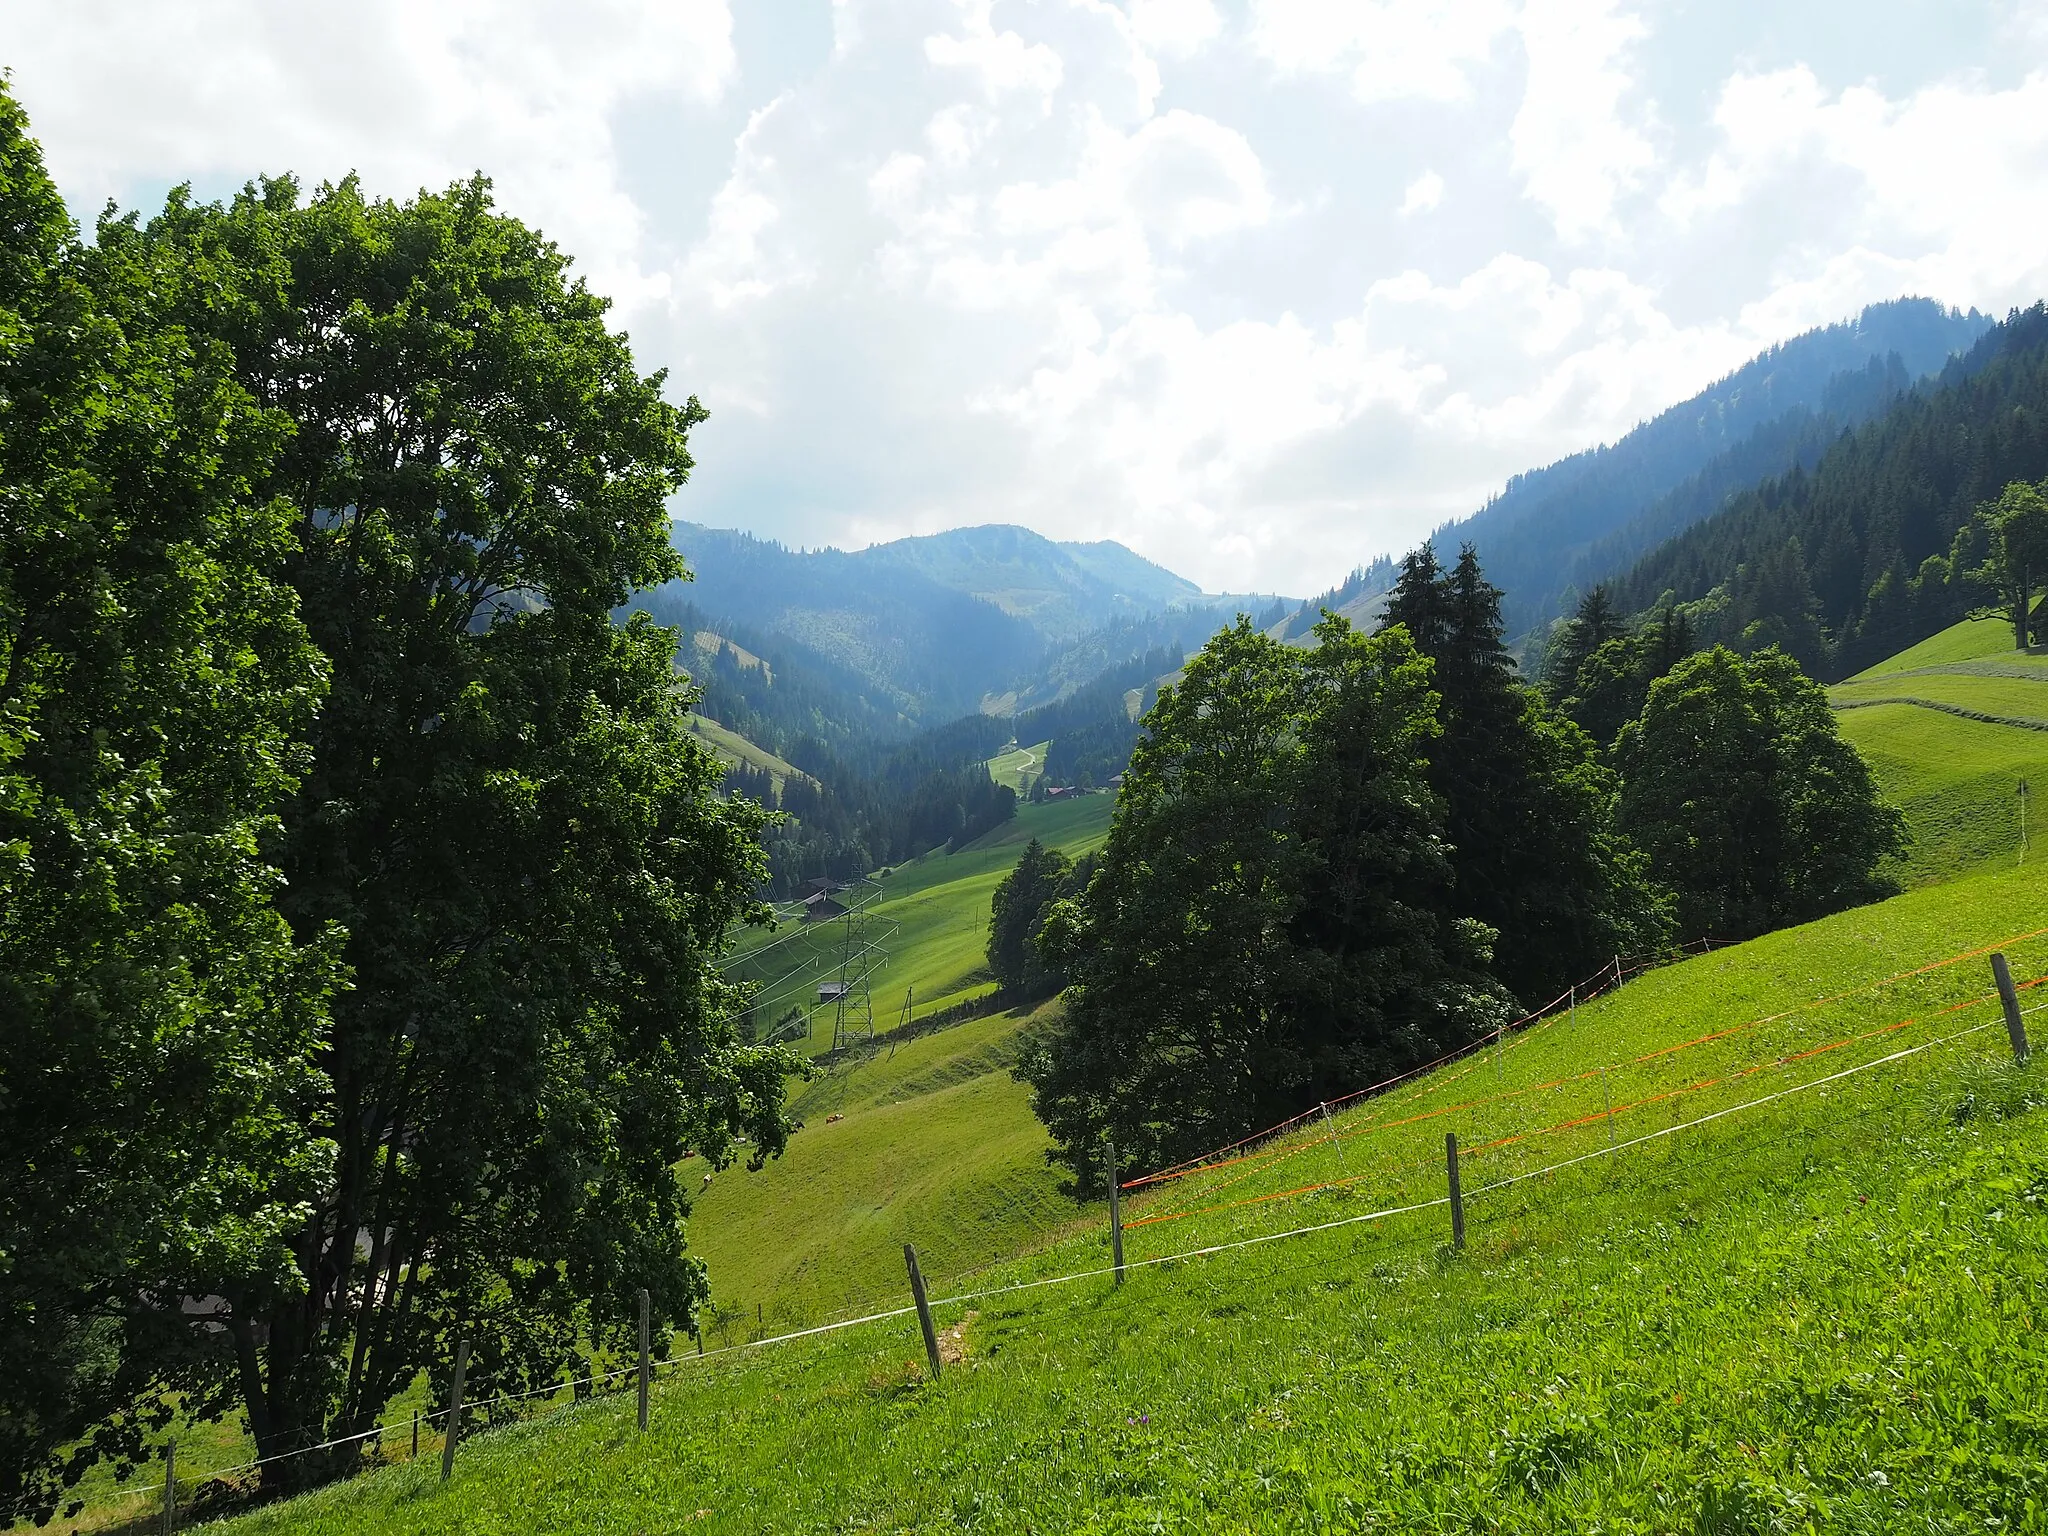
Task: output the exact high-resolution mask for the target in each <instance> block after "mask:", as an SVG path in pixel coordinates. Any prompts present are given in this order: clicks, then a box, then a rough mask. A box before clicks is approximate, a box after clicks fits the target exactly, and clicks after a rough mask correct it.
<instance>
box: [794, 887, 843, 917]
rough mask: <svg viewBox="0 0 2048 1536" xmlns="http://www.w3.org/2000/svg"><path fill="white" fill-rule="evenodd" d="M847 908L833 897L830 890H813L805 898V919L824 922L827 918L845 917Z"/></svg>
mask: <svg viewBox="0 0 2048 1536" xmlns="http://www.w3.org/2000/svg"><path fill="white" fill-rule="evenodd" d="M845 915H846V908H845V907H843V906H841V905H840V904H839V903H838V902H836V901H834V900H833V899H832V893H831V892H830V891H813V892H812V893H811V894H810V895H808V896H806V897H805V898H804V921H805V922H807V923H822V922H824V921H825V920H826V919H827V918H832V917H844V916H845Z"/></svg>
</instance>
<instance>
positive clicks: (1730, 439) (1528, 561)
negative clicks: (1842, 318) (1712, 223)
mask: <svg viewBox="0 0 2048 1536" xmlns="http://www.w3.org/2000/svg"><path fill="white" fill-rule="evenodd" d="M1989 323H1990V322H1989V321H1988V319H1987V318H1986V317H1984V316H1983V315H1980V314H1978V313H1976V312H1975V311H1974V310H1973V311H1971V312H1969V313H1967V314H1964V313H1959V312H1957V311H1954V310H1947V309H1944V308H1942V306H1940V305H1939V304H1935V303H1933V302H1931V301H1929V300H1926V299H1899V300H1895V301H1894V302H1892V303H1888V304H1874V305H1872V306H1870V307H1869V308H1868V309H1866V310H1864V311H1863V313H1862V315H1861V316H1859V317H1858V318H1857V319H1856V320H1853V321H1850V322H1848V323H1846V324H1842V325H1832V326H1827V327H1825V328H1823V329H1820V330H1816V331H1810V332H1808V333H1807V334H1806V335H1804V336H1798V337H1795V338H1793V339H1792V340H1790V341H1787V342H1783V343H1781V344H1779V345H1777V346H1774V347H1772V348H1770V349H1769V350H1768V351H1766V352H1763V353H1761V354H1760V355H1758V356H1757V357H1756V358H1754V359H1752V360H1751V361H1750V362H1748V363H1745V364H1744V365H1743V366H1742V367H1740V368H1738V369H1736V370H1735V372H1733V373H1731V374H1729V375H1728V377H1726V378H1725V379H1722V380H1721V381H1720V382H1718V383H1716V384H1714V385H1713V386H1711V387H1710V388H1708V389H1706V390H1704V391H1702V392H1701V393H1700V394H1698V395H1696V396H1694V397H1693V398H1692V399H1690V400H1687V401H1684V402H1682V403H1681V404H1679V405H1675V406H1672V407H1671V408H1670V409H1669V410H1667V411H1664V412H1663V413H1661V414H1660V415H1658V416H1656V417H1655V418H1653V419H1652V420H1650V421H1647V422H1645V423H1643V424H1642V425H1641V426H1639V427H1637V428H1636V429H1635V430H1634V431H1632V432H1630V433H1628V434H1627V435H1626V436H1624V437H1622V438H1621V439H1620V440H1619V441H1617V442H1614V443H1612V444H1608V445H1606V446H1603V447H1600V448H1594V449H1589V450H1588V451H1586V452H1584V453H1578V454H1574V455H1572V456H1571V457H1570V458H1567V459H1561V460H1559V461H1558V462H1557V463H1555V464H1551V465H1548V466H1546V467H1545V468H1542V469H1538V470H1531V471H1530V472H1528V473H1527V474H1522V475H1517V476H1515V477H1514V478H1513V479H1511V480H1510V481H1509V482H1508V483H1507V486H1506V488H1505V489H1504V490H1503V491H1502V492H1501V494H1500V495H1499V496H1497V497H1495V498H1494V499H1493V500H1492V501H1490V502H1488V503H1487V505H1486V506H1485V507H1484V508H1482V509H1481V510H1480V511H1478V512H1476V513H1474V514H1473V515H1472V516H1471V517H1469V518H1467V519H1465V520H1463V521H1462V522H1459V523H1456V524H1453V525H1450V526H1448V527H1445V528H1443V529H1440V530H1438V532H1437V534H1436V535H1435V537H1434V540H1433V542H1434V543H1435V544H1436V546H1437V548H1438V552H1439V555H1440V557H1442V558H1445V559H1448V558H1449V552H1450V548H1451V545H1452V543H1453V541H1463V542H1469V543H1471V544H1473V545H1475V546H1476V547H1477V548H1478V550H1479V554H1480V558H1481V559H1483V560H1484V561H1485V562H1486V566H1487V570H1488V571H1489V573H1490V574H1491V575H1492V577H1493V579H1494V580H1495V581H1496V582H1497V583H1498V584H1499V585H1500V586H1501V587H1502V588H1503V589H1504V592H1505V594H1506V595H1505V599H1504V608H1503V611H1504V613H1505V615H1506V618H1507V623H1508V629H1509V632H1510V633H1511V634H1519V633H1521V632H1523V631H1525V630H1527V629H1529V628H1530V627H1531V626H1533V625H1536V624H1539V623H1541V622H1542V621H1544V620H1546V619H1549V618H1551V617H1552V616H1554V615H1555V614H1557V613H1558V612H1560V611H1562V610H1563V609H1564V608H1565V607H1567V606H1568V605H1569V603H1570V601H1571V600H1572V598H1573V595H1574V589H1577V590H1578V591H1583V590H1584V589H1586V588H1587V587H1590V586H1591V585H1592V584H1594V583H1595V582H1598V581H1602V580H1606V579H1609V578H1611V577H1613V576H1615V575H1618V574H1619V573H1620V572H1621V571H1622V570H1624V569H1625V568H1626V564H1627V561H1628V558H1629V556H1630V554H1631V552H1634V551H1639V550H1641V549H1644V548H1647V547H1649V546H1650V545H1651V544H1652V543H1654V542H1655V540H1656V539H1657V538H1658V537H1660V536H1663V535H1666V534H1668V533H1670V532H1674V531H1676V530H1677V529H1678V528H1679V527H1681V526H1683V524H1684V523H1685V522H1686V521H1687V520H1689V519H1691V518H1695V517H1698V516H1702V515H1705V514H1706V513H1709V512H1711V511H1713V510H1714V507H1715V506H1716V505H1717V504H1718V500H1719V498H1720V497H1721V496H1724V495H1726V494H1727V492H1728V491H1730V490H1732V489H1735V488H1737V487H1741V486H1746V485H1750V484H1753V483H1754V482H1755V480H1756V479H1757V478H1758V477H1759V476H1762V475H1767V474H1777V473H1781V472H1783V471H1784V470H1787V469H1789V468H1791V467H1792V465H1793V464H1794V463H1797V462H1799V461H1800V460H1799V456H1800V455H1801V454H1802V453H1803V452H1810V451H1811V449H1810V444H1811V441H1812V439H1813V437H1814V435H1815V434H1816V433H1818V434H1819V435H1820V436H1821V437H1822V438H1823V439H1824V440H1825V439H1831V438H1832V437H1833V436H1834V435H1835V434H1836V433H1838V432H1840V431H1841V430H1842V429H1843V428H1844V427H1846V426H1851V425H1854V424H1856V423H1858V422H1860V421H1863V420H1865V419H1867V418H1868V417H1869V416H1871V415H1873V414H1875V413H1876V412H1878V411H1881V410H1883V409H1884V408H1885V406H1886V405H1887V404H1888V402H1889V399H1890V397H1891V394H1892V392H1893V391H1894V390H1895V389H1896V388H1897V387H1899V386H1900V385H1901V384H1903V383H1910V382H1912V381H1914V380H1918V379H1920V378H1921V377H1923V376H1925V375H1927V374H1930V373H1933V372H1936V371H1937V370H1939V369H1941V368H1942V367H1943V366H1944V365H1945V364H1946V362H1947V361H1948V359H1949V357H1950V355H1951V354H1953V353H1956V352H1960V351H1962V350H1964V349H1966V348H1968V347H1969V346H1970V345H1971V343H1972V342H1974V341H1975V340H1976V339H1977V337H1978V336H1980V335H1981V334H1982V332H1983V331H1984V329H1985V328H1986V326H1987V325H1988V324H1989ZM1894 359H1896V361H1894ZM1873 364H1875V365H1876V366H1875V368H1873V367H1872V365H1873ZM1724 456H1725V457H1724ZM1717 461H1718V462H1717ZM1695 477H1698V483H1696V484H1694V485H1693V486H1691V487H1689V488H1688V487H1687V482H1688V481H1692V480H1694V479H1695ZM1610 561H1614V562H1616V563H1609V562H1610Z"/></svg>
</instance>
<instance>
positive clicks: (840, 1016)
mask: <svg viewBox="0 0 2048 1536" xmlns="http://www.w3.org/2000/svg"><path fill="white" fill-rule="evenodd" d="M868 927H869V919H868V914H867V902H866V901H863V900H855V901H852V902H849V903H848V904H847V908H846V931H845V935H844V937H843V938H842V939H841V940H840V945H839V982H838V986H837V994H838V995H837V997H836V998H835V1003H836V1007H835V1008H834V1010H833V1015H832V1052H833V1054H834V1055H837V1054H838V1053H839V1052H841V1051H843V1050H848V1049H850V1048H851V1047H853V1046H856V1045H871V1044H873V1043H874V1038H875V1007H874V1000H873V998H872V997H871V996H870V995H869V993H868V979H869V978H870V977H871V976H873V975H874V973H875V967H876V965H877V964H878V963H879V961H880V959H881V958H882V954H881V951H880V950H879V949H878V948H877V947H876V945H875V943H874V940H873V938H872V937H871V936H870V934H869V932H868Z"/></svg>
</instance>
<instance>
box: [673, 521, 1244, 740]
mask: <svg viewBox="0 0 2048 1536" xmlns="http://www.w3.org/2000/svg"><path fill="white" fill-rule="evenodd" d="M675 540H676V545H677V547H678V548H679V549H681V550H682V552H683V555H684V557H685V559H687V560H688V562H689V565H690V569H691V571H692V573H693V575H694V577H695V580H694V581H693V582H691V583H690V584H689V585H688V586H687V587H675V588H672V589H664V591H663V592H662V593H659V594H654V595H653V598H654V601H649V602H646V603H643V606H648V607H649V608H650V609H653V608H654V607H655V604H656V602H658V601H663V600H665V601H667V602H669V603H670V604H673V603H674V602H676V601H677V600H681V601H687V602H688V603H690V604H692V605H694V606H695V607H697V608H698V609H700V610H701V611H702V612H704V613H705V614H707V615H709V616H710V617H711V618H712V619H714V620H717V621H722V622H730V623H737V624H741V625H745V626H747V627H750V628H751V629H753V630H755V631H758V632H763V633H768V634H775V635H780V636H783V637H785V638H787V639H789V640H792V641H795V642H797V643H798V644H800V645H802V646H804V647H805V648H806V649H807V650H809V651H811V652H812V653H814V654H816V655H817V656H819V657H821V658H824V659H825V660H827V661H829V662H832V663H834V664H836V665H838V666H840V667H843V668H845V669H847V670H848V671H850V672H851V673H853V674H854V675H855V676H857V677H858V678H859V679H860V680H861V682H862V684H863V685H864V686H865V687H866V688H868V689H869V690H872V691H877V692H880V693H882V694H885V695H887V696H888V698H889V699H890V700H891V701H892V704H893V706H894V708H895V709H896V710H897V711H899V712H900V713H902V714H903V715H904V716H905V717H906V718H907V719H910V720H913V721H917V722H920V723H924V724H930V723H933V722H935V721H940V720H947V719H951V718H953V717H955V716H958V715H963V714H967V713H969V712H970V711H973V710H975V709H977V708H979V707H980V706H981V704H982V701H983V699H984V697H985V696H988V695H995V696H997V697H1000V696H1002V695H1004V694H1005V693H1009V692H1012V691H1014V690H1015V689H1017V688H1018V687H1019V686H1020V685H1022V686H1025V687H1028V686H1029V684H1030V680H1031V679H1032V678H1033V677H1034V676H1035V674H1036V672H1037V671H1038V669H1039V667H1040V666H1041V665H1042V663H1043V662H1044V660H1045V659H1046V658H1047V656H1048V655H1049V654H1051V653H1053V652H1055V651H1057V650H1058V649H1059V648H1061V647H1064V646H1068V645H1071V644H1073V643H1075V642H1077V641H1081V640H1083V639H1084V637H1086V636H1088V635H1090V634H1092V633H1093V632H1096V631H1099V630H1102V629H1104V628H1105V627H1115V626H1120V625H1128V624H1132V623H1141V622H1143V621H1144V620H1145V619H1147V618H1148V617H1150V616H1153V615H1157V614H1160V613H1162V612H1164V611H1167V610H1170V609H1174V608H1176V607H1195V608H1202V607H1205V606H1206V605H1207V603H1209V602H1211V601H1220V600H1216V599H1205V598H1204V596H1203V594H1202V591H1201V589H1200V588H1199V587H1197V586H1196V585H1195V584H1194V583H1193V582H1191V581H1188V580H1185V579H1184V578H1182V577H1179V576H1176V575H1174V574H1173V573H1172V572H1171V571H1168V570H1165V569H1163V568H1162V567H1160V566H1157V565H1154V564H1152V562H1150V561H1148V560H1145V559H1143V558H1142V557H1140V556H1138V555H1136V554H1133V553H1132V552H1131V551H1130V550H1128V549H1125V548H1124V547H1123V546H1122V545H1120V544H1115V543H1111V542H1108V541H1103V542H1099V543H1093V544H1057V543H1054V542H1053V541H1052V540H1050V539H1047V538H1044V537H1041V536H1040V535H1038V534H1036V533H1033V532H1031V531H1030V530H1029V529H1025V528H1015V527H1008V526H990V527H982V528H956V529H953V530H951V531H950V532H947V533H941V534H933V535H931V536H929V537H922V538H913V539H898V540H896V541H895V542H894V543H890V544H878V545H875V546H873V547H871V548H868V549H863V550H855V551H851V552H849V551H845V550H837V549H820V550H808V551H799V550H792V549H788V548H785V547H784V546H783V545H780V544H777V543H774V542H772V541H769V540H765V539H757V538H754V537H752V536H751V535H748V534H745V533H739V532H735V531H733V530H730V529H718V528H703V527H699V526H697V525H695V524H692V523H678V524H677V525H676V528H675ZM1141 649H1142V647H1141ZM1090 675H1093V674H1092V673H1091V674H1090ZM1081 680H1082V681H1085V680H1086V679H1085V678H1083V679H1081Z"/></svg>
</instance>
